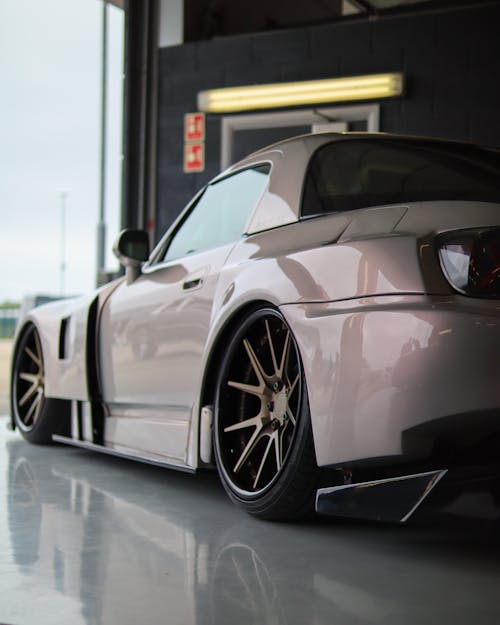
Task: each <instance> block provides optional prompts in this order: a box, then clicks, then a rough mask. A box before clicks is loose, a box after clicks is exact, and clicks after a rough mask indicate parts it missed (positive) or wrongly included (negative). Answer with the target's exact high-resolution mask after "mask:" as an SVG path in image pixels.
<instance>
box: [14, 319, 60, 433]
mask: <svg viewBox="0 0 500 625" xmlns="http://www.w3.org/2000/svg"><path fill="white" fill-rule="evenodd" d="M11 409H12V414H13V416H14V421H15V424H16V426H17V428H18V429H19V431H20V432H21V434H22V436H23V437H24V438H25V439H26V440H27V441H29V442H30V443H36V444H48V443H51V442H52V434H53V433H54V431H55V430H54V417H53V416H52V417H51V416H49V415H48V414H47V410H46V409H47V401H46V397H45V367H44V361H43V352H42V343H41V340H40V335H39V333H38V330H37V329H36V327H35V326H34V325H33V324H32V323H30V324H28V325H27V326H26V328H25V329H24V330H23V333H22V335H21V338H20V340H19V341H18V343H17V347H16V354H15V357H14V366H13V370H12V386H11Z"/></svg>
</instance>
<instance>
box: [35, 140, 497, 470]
mask: <svg viewBox="0 0 500 625" xmlns="http://www.w3.org/2000/svg"><path fill="white" fill-rule="evenodd" d="M331 140H332V136H331V135H315V136H311V137H307V138H301V139H299V140H295V141H289V142H284V143H282V144H280V145H277V146H273V147H271V148H270V149H267V150H263V151H262V152H259V153H256V154H254V155H252V156H251V157H249V158H248V159H245V160H244V161H242V162H240V163H239V164H238V165H236V166H234V167H233V168H231V169H230V170H228V171H236V170H237V169H239V168H242V167H247V166H249V165H252V164H258V163H261V162H271V163H272V165H273V170H272V177H271V182H270V185H269V188H268V189H267V190H266V191H265V192H264V195H263V196H262V198H261V200H260V201H259V202H258V205H257V206H256V208H255V210H254V213H253V215H252V217H251V219H250V221H249V225H248V228H247V231H248V236H246V237H245V238H242V239H241V240H240V241H239V242H238V243H236V244H235V245H229V246H225V247H223V248H219V249H215V250H210V251H208V252H203V253H201V254H193V255H190V256H189V257H186V258H184V259H181V260H179V261H172V262H170V263H165V264H154V263H150V264H147V265H146V266H145V268H144V272H143V274H142V275H141V276H140V277H139V278H138V279H137V280H136V281H135V282H133V283H132V284H130V285H126V284H125V283H123V282H122V283H121V284H120V285H118V286H117V285H114V286H113V287H110V289H109V291H104V292H102V293H101V296H100V300H101V301H100V306H101V321H100V331H99V353H100V365H101V367H100V369H101V382H102V391H103V398H104V401H105V403H106V405H107V407H108V410H109V416H108V418H107V426H106V433H105V440H106V442H107V443H108V444H114V445H121V446H125V447H127V448H131V449H134V448H135V449H137V450H141V451H149V452H152V453H155V454H163V455H164V456H165V457H168V458H172V459H175V463H177V464H179V463H183V464H185V465H186V466H189V467H196V466H198V464H199V415H200V410H201V405H200V396H201V391H202V386H201V385H202V379H203V372H204V371H205V369H206V368H207V366H209V362H211V361H210V357H211V354H212V351H213V349H214V347H216V346H217V345H218V341H219V337H220V334H221V332H222V331H223V329H224V328H225V327H226V324H227V323H228V321H229V320H231V319H232V318H233V317H234V315H237V314H238V313H239V311H240V310H241V309H242V307H244V306H247V305H248V304H251V303H252V302H256V301H265V302H268V303H270V304H272V305H275V306H277V307H280V309H281V310H282V312H283V314H284V316H285V318H286V319H287V321H288V323H289V325H290V327H291V329H292V331H293V333H294V335H295V338H296V339H297V342H298V346H299V349H300V353H301V356H302V360H303V364H304V368H305V372H306V380H307V385H308V391H309V398H310V406H311V418H312V424H313V433H314V439H315V446H316V454H317V459H318V462H319V464H321V465H326V464H336V463H349V462H351V461H356V460H359V459H365V458H380V457H385V456H394V457H398V456H399V457H401V456H402V455H404V454H407V453H410V454H413V455H415V456H419V455H425V453H426V452H427V451H428V440H426V437H425V436H420V437H417V438H418V440H417V439H414V440H412V447H411V450H410V451H408V450H407V449H405V448H404V445H405V444H406V443H405V440H406V438H405V436H406V434H405V433H406V432H407V431H408V430H410V429H411V428H414V427H417V426H421V425H422V424H425V423H430V422H433V421H437V420H439V419H440V418H441V417H448V416H450V415H455V414H461V413H464V412H467V411H472V410H489V409H491V408H495V407H497V408H498V406H500V395H499V390H498V384H497V375H496V371H497V369H498V367H497V364H496V363H497V354H498V347H499V337H500V328H499V319H500V304H499V303H498V301H496V302H495V301H484V300H472V299H470V298H465V297H462V296H459V295H457V294H455V293H454V291H453V290H452V289H451V287H450V286H449V284H448V283H447V281H446V280H445V278H444V277H443V275H442V272H441V270H440V267H439V262H438V259H437V254H436V253H435V250H434V248H433V239H434V236H435V235H436V234H437V233H439V232H442V231H444V230H447V231H448V230H453V229H460V228H464V227H474V226H476V227H484V226H495V225H499V223H500V219H499V216H500V206H498V205H494V204H486V203H479V202H417V203H411V204H407V205H401V206H400V205H397V206H380V207H373V208H367V209H360V210H355V211H350V212H345V213H339V214H335V215H330V216H326V217H320V218H314V219H308V220H304V221H302V222H300V223H298V221H297V220H298V207H299V205H300V195H301V190H302V180H303V175H304V169H305V166H306V164H307V162H308V159H309V157H310V155H311V153H312V152H313V151H314V150H315V149H316V148H317V147H318V146H320V145H321V144H322V143H325V142H327V141H331ZM225 173H226V174H227V172H225ZM224 175H225V174H224ZM175 227H176V226H175V224H174V226H173V228H174V229H175ZM263 229H265V230H264V231H262V230H263ZM169 236H170V233H167V234H166V235H165V237H164V239H163V242H166V241H167V240H168V238H169ZM163 244H164V243H160V244H159V247H158V248H157V249H158V250H161V247H162V245H163ZM155 257H156V256H155V255H153V258H155ZM197 280H199V281H200V282H196V281H197ZM186 285H187V286H192V288H189V289H186V288H184V287H186ZM115 287H116V290H115V291H114V292H113V289H115ZM91 301H92V298H87V299H81V300H78V301H76V302H74V303H71V304H69V303H63V304H56V305H49V306H47V307H43V308H40V309H37V310H35V311H34V312H33V313H32V315H31V317H30V319H32V320H33V321H34V322H35V323H36V324H37V326H38V327H39V329H40V332H41V336H42V343H43V349H44V353H45V358H46V362H47V386H46V388H47V395H48V396H51V397H61V398H73V399H86V398H87V395H86V386H85V383H84V382H83V380H84V369H82V366H83V364H84V361H83V358H84V355H83V354H84V352H83V351H82V349H83V347H82V346H83V344H84V343H83V341H84V330H85V327H84V326H85V319H86V313H85V311H86V307H87V306H88V305H89V303H90V302H91ZM50 306H52V307H50ZM67 316H69V317H70V322H69V323H70V326H69V327H70V333H69V338H68V341H69V343H68V345H69V353H68V359H67V362H64V361H59V360H58V359H57V346H58V337H59V334H58V332H59V327H60V320H61V318H64V317H67ZM464 354H465V357H464V356H463V355H464ZM217 365H218V363H215V366H217ZM211 366H214V365H213V363H212V365H211Z"/></svg>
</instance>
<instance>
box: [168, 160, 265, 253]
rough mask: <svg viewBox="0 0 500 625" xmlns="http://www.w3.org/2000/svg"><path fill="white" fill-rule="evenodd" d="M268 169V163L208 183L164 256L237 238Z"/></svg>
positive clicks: (199, 250) (258, 194)
mask: <svg viewBox="0 0 500 625" xmlns="http://www.w3.org/2000/svg"><path fill="white" fill-rule="evenodd" d="M269 171H270V166H269V165H262V166H259V167H254V168H252V169H245V170H243V171H240V172H238V173H236V174H233V175H231V176H228V177H227V178H224V179H223V180H220V181H219V182H216V183H214V184H211V185H209V186H208V187H207V189H206V191H205V193H204V194H203V195H202V196H201V198H200V199H199V200H198V202H197V203H196V205H195V206H194V208H193V210H192V211H191V212H190V213H189V215H188V216H187V218H186V219H185V220H184V222H183V223H182V224H181V226H180V228H179V229H178V230H177V232H176V233H175V234H174V237H173V239H172V241H171V242H170V245H169V246H168V248H167V251H166V253H165V256H164V259H163V260H174V259H175V258H180V257H182V256H186V255H187V254H193V253H195V252H203V251H204V250H209V249H211V248H214V247H219V246H221V245H225V244H226V243H230V242H231V241H236V240H237V239H238V238H239V237H240V236H241V235H242V234H243V232H244V229H245V225H246V223H247V220H248V218H249V216H250V213H251V211H252V210H253V208H254V207H255V205H256V204H257V201H258V199H259V198H260V196H261V194H262V192H263V191H264V188H265V186H266V184H267V180H268V177H269Z"/></svg>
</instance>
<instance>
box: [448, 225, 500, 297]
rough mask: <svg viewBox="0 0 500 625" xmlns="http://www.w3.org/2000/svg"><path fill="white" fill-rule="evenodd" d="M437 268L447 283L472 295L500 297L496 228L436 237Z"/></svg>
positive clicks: (499, 248) (499, 234) (499, 238)
mask: <svg viewBox="0 0 500 625" xmlns="http://www.w3.org/2000/svg"><path fill="white" fill-rule="evenodd" d="M439 258H440V260H441V267H442V268H443V271H444V274H445V276H446V277H447V279H448V281H449V282H450V284H451V285H452V286H453V287H454V288H455V289H456V290H457V291H459V292H460V293H463V294H464V295H471V296H473V297H500V230H499V229H494V230H493V229H488V230H467V231H463V230H462V231H459V232H456V233H450V234H446V235H442V236H441V237H440V239H439Z"/></svg>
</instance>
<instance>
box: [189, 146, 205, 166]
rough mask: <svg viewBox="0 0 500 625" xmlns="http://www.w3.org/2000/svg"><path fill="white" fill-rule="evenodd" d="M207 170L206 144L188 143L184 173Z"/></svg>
mask: <svg viewBox="0 0 500 625" xmlns="http://www.w3.org/2000/svg"><path fill="white" fill-rule="evenodd" d="M204 169H205V144H204V143H187V144H186V145H185V146H184V171H185V172H195V171H203V170H204Z"/></svg>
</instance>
